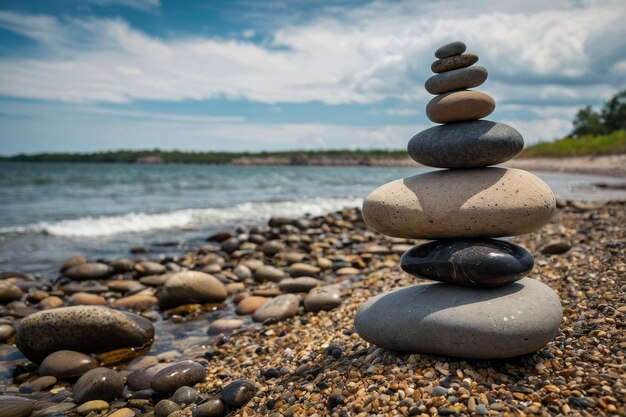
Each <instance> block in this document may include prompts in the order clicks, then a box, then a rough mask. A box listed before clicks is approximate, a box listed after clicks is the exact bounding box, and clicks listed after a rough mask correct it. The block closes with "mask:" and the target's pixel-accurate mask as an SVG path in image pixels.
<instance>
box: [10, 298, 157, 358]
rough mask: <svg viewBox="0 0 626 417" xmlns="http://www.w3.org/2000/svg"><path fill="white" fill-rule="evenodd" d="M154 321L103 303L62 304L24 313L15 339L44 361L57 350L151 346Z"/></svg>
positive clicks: (29, 354) (22, 348) (30, 355)
mask: <svg viewBox="0 0 626 417" xmlns="http://www.w3.org/2000/svg"><path fill="white" fill-rule="evenodd" d="M153 339H154V326H153V325H152V323H151V322H150V321H149V320H147V319H145V318H143V317H141V316H138V315H136V314H132V313H127V312H122V311H117V310H113V309H110V308H107V307H103V306H74V307H61V308H56V309H52V310H45V311H39V312H36V313H33V314H31V315H29V316H27V317H25V318H24V319H23V320H22V321H21V323H20V326H19V327H18V329H17V335H16V340H15V343H16V345H17V347H18V349H19V350H20V351H21V352H22V354H23V355H24V356H26V357H27V358H28V359H30V360H32V361H33V362H41V361H42V360H43V359H44V358H45V357H46V356H48V355H49V354H50V353H52V352H56V351H57V350H74V351H78V352H82V353H98V352H107V351H110V350H114V349H121V348H137V347H142V346H149V345H150V344H151V343H152V340H153Z"/></svg>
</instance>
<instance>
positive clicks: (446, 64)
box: [430, 53, 478, 73]
mask: <svg viewBox="0 0 626 417" xmlns="http://www.w3.org/2000/svg"><path fill="white" fill-rule="evenodd" d="M477 62H478V55H476V54H472V53H466V54H460V55H454V56H451V57H448V58H443V59H438V60H436V61H435V62H433V63H432V65H431V66H430V69H431V70H432V71H433V72H436V73H442V72H446V71H451V70H454V69H458V68H465V67H469V66H470V65H474V64H475V63H477Z"/></svg>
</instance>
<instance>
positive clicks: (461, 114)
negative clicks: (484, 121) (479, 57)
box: [426, 90, 496, 123]
mask: <svg viewBox="0 0 626 417" xmlns="http://www.w3.org/2000/svg"><path fill="white" fill-rule="evenodd" d="M495 108H496V102H495V101H494V100H493V98H492V97H491V96H489V95H488V94H485V93H481V92H479V91H466V90H463V91H453V92H451V93H446V94H441V95H439V96H437V97H435V98H433V99H432V100H430V102H429V103H428V105H427V106H426V116H428V118H429V119H430V120H431V121H433V122H435V123H452V122H462V121H464V120H477V119H481V118H483V117H486V116H489V115H490V114H491V112H492V111H493V110H494V109H495Z"/></svg>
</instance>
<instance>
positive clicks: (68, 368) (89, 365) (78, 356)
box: [37, 350, 98, 379]
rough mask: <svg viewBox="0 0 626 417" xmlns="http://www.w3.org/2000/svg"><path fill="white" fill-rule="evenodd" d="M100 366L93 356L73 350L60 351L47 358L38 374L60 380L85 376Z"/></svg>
mask: <svg viewBox="0 0 626 417" xmlns="http://www.w3.org/2000/svg"><path fill="white" fill-rule="evenodd" d="M97 366H98V361H96V360H95V359H94V358H92V357H91V356H87V355H85V354H84V353H80V352H74V351H71V350H58V351H56V352H54V353H51V354H50V355H48V356H46V359H44V360H43V362H41V365H40V366H39V369H38V370H37V372H38V373H39V375H52V376H54V377H56V378H59V379H64V378H74V377H77V376H81V375H83V374H84V373H85V372H87V371H90V370H92V369H94V368H96V367H97Z"/></svg>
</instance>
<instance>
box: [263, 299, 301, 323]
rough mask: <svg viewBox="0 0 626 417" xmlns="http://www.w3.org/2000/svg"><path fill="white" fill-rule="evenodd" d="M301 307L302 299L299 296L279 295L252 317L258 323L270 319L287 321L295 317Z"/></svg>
mask: <svg viewBox="0 0 626 417" xmlns="http://www.w3.org/2000/svg"><path fill="white" fill-rule="evenodd" d="M299 306H300V297H298V296H297V295H295V294H283V295H279V296H278V297H275V298H272V299H271V300H270V301H268V302H267V303H265V304H263V305H262V306H261V307H259V308H258V309H257V310H256V311H255V312H254V314H253V315H252V319H253V320H254V321H258V322H264V321H265V320H268V319H275V320H285V319H288V318H289V317H293V316H295V315H296V313H297V312H298V307H299Z"/></svg>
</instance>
